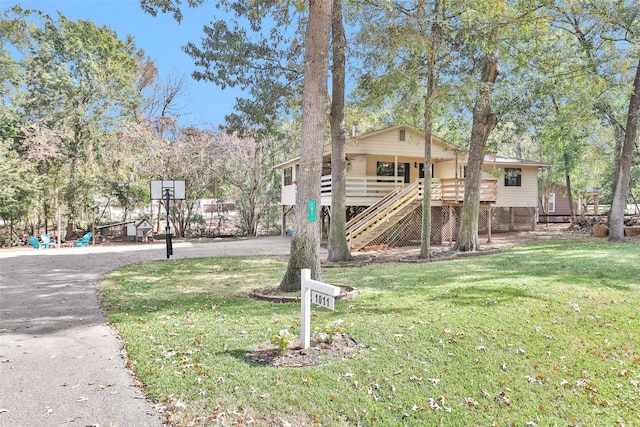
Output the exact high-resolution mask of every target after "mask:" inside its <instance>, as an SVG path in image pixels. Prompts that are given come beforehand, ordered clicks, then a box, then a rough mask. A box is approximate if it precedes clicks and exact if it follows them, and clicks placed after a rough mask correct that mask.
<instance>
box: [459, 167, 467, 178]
mask: <svg viewBox="0 0 640 427" xmlns="http://www.w3.org/2000/svg"><path fill="white" fill-rule="evenodd" d="M460 172H461V173H460V175H462V177H463V178H464V179H467V166H460Z"/></svg>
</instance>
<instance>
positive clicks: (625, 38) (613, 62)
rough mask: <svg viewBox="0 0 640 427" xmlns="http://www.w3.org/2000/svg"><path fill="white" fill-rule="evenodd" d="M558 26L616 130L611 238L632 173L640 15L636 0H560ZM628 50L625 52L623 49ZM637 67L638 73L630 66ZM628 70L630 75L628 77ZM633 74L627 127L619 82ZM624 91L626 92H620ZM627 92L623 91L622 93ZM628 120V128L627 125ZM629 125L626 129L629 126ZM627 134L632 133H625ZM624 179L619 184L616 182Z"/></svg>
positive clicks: (620, 231) (617, 230)
mask: <svg viewBox="0 0 640 427" xmlns="http://www.w3.org/2000/svg"><path fill="white" fill-rule="evenodd" d="M554 12H555V16H556V22H557V26H558V27H559V28H561V29H562V30H564V31H566V32H567V33H568V34H570V35H571V36H572V37H573V38H574V40H575V42H576V43H577V45H578V46H579V48H580V49H579V52H578V55H577V57H578V58H580V59H581V61H582V63H583V65H584V70H585V71H586V73H585V74H586V75H587V76H589V78H590V84H591V85H592V86H593V82H599V83H600V85H599V88H598V89H599V91H598V92H597V96H596V97H595V100H594V101H593V102H592V103H591V106H592V108H593V109H594V111H595V112H597V113H600V114H601V115H602V116H603V117H604V119H605V120H606V122H607V123H608V124H609V125H610V126H611V127H612V130H613V132H612V133H613V136H614V147H615V148H614V150H613V159H612V160H613V161H612V164H613V179H612V203H611V211H610V215H609V238H610V240H624V211H625V208H626V204H627V193H628V190H629V182H630V178H631V166H632V156H633V145H634V144H635V139H636V138H637V136H636V135H637V134H636V132H637V128H636V127H635V124H636V120H637V119H636V118H635V116H636V115H637V112H638V107H637V104H636V102H638V101H637V97H638V95H637V67H633V63H632V62H631V61H632V58H638V57H639V56H640V55H639V54H638V52H639V51H638V45H639V43H638V40H639V39H638V34H639V32H640V20H639V19H638V9H637V4H635V2H633V1H631V2H628V1H613V2H611V1H587V2H578V3H573V2H569V3H567V4H561V5H559V6H558V7H557V8H555V9H554ZM625 53H626V55H625ZM634 68H635V69H636V78H633V77H632V73H629V72H628V71H629V70H633V69H634ZM627 76H629V77H627ZM626 78H631V80H632V82H633V83H630V84H628V85H627V87H628V88H629V90H628V92H627V93H628V94H629V95H628V99H629V103H628V108H627V109H626V110H627V119H626V122H627V127H626V129H624V128H623V127H622V125H621V123H622V121H623V120H622V119H620V118H619V115H618V113H617V111H620V115H622V114H621V112H622V110H620V109H618V108H617V106H618V100H619V99H620V90H619V88H620V83H621V81H624V80H625V79H626ZM623 93H624V92H623ZM623 97H624V98H626V97H627V96H626V95H623ZM629 125H631V128H629ZM629 131H630V135H627V132H629ZM628 137H629V138H630V139H628ZM618 185H622V188H618Z"/></svg>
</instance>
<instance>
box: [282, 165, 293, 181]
mask: <svg viewBox="0 0 640 427" xmlns="http://www.w3.org/2000/svg"><path fill="white" fill-rule="evenodd" d="M292 172H293V169H292V168H286V169H285V170H284V185H291V184H292V183H293V173H292Z"/></svg>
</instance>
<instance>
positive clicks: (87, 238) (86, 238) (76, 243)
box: [73, 232, 92, 246]
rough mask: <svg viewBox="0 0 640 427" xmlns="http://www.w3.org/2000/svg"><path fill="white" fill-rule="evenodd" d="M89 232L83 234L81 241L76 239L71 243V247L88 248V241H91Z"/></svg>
mask: <svg viewBox="0 0 640 427" xmlns="http://www.w3.org/2000/svg"><path fill="white" fill-rule="evenodd" d="M91 236H92V234H91V232H89V233H87V234H85V235H84V236H82V238H81V239H76V240H75V241H74V242H73V246H89V241H90V240H91Z"/></svg>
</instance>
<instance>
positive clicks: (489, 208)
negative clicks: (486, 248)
mask: <svg viewBox="0 0 640 427" xmlns="http://www.w3.org/2000/svg"><path fill="white" fill-rule="evenodd" d="M487 243H491V205H489V206H487Z"/></svg>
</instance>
